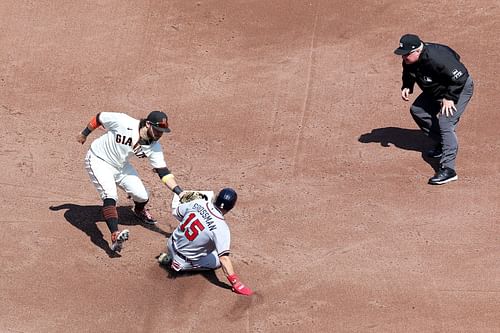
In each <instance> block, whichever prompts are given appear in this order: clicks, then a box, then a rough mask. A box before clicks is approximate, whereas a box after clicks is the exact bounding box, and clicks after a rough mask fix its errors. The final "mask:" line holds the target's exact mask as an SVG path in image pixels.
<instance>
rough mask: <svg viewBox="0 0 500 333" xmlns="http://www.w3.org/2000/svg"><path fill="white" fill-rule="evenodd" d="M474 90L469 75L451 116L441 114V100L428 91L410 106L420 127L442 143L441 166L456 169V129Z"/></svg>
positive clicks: (437, 141)
mask: <svg viewBox="0 0 500 333" xmlns="http://www.w3.org/2000/svg"><path fill="white" fill-rule="evenodd" d="M473 92H474V82H473V80H472V78H471V77H470V76H469V78H468V79H467V81H466V82H465V86H464V89H463V90H462V93H461V94H460V97H459V99H458V102H457V103H456V104H455V107H456V108H457V111H455V112H454V113H453V115H452V116H449V117H446V116H445V115H442V114H440V111H441V101H440V100H436V99H435V97H432V96H430V95H428V94H426V93H421V94H420V95H419V96H418V97H417V99H416V100H415V102H413V104H412V106H411V107H410V113H411V115H412V117H413V119H414V120H415V122H416V123H417V125H418V127H420V129H421V130H422V131H424V133H426V134H427V135H428V136H429V137H430V138H431V139H433V140H434V141H436V143H439V144H440V145H441V147H442V149H443V155H442V156H441V160H440V161H439V163H440V165H441V168H451V169H453V170H455V160H456V158H457V153H458V139H457V134H456V132H455V129H456V127H457V124H458V121H459V120H460V117H461V116H462V114H463V113H464V112H465V108H466V107H467V104H468V103H469V101H470V99H471V98H472V94H473Z"/></svg>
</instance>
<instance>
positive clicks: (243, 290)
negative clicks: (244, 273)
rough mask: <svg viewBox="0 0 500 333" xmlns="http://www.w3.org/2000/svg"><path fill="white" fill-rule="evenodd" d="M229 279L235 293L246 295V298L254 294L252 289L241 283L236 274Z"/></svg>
mask: <svg viewBox="0 0 500 333" xmlns="http://www.w3.org/2000/svg"><path fill="white" fill-rule="evenodd" d="M227 279H228V280H229V282H230V283H231V286H232V290H233V292H235V293H236V294H240V295H245V296H250V295H252V294H253V291H252V289H250V288H248V287H247V286H245V285H244V284H243V282H241V281H240V278H239V277H238V275H236V274H233V275H229V276H228V277H227Z"/></svg>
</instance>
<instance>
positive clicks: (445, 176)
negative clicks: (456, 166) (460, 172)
mask: <svg viewBox="0 0 500 333" xmlns="http://www.w3.org/2000/svg"><path fill="white" fill-rule="evenodd" d="M457 179H458V176H457V173H456V172H455V170H453V169H450V168H442V169H439V171H438V172H436V174H435V175H434V177H432V178H431V179H429V184H431V185H443V184H446V183H449V182H451V181H454V180H457Z"/></svg>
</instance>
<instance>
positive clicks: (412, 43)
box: [394, 34, 422, 55]
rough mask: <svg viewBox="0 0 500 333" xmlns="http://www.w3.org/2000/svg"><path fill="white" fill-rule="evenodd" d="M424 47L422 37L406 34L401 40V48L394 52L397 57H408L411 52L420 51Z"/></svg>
mask: <svg viewBox="0 0 500 333" xmlns="http://www.w3.org/2000/svg"><path fill="white" fill-rule="evenodd" d="M420 45H422V41H421V40H420V37H418V36H417V35H412V34H406V35H403V36H402V37H401V39H400V40H399V47H398V48H397V49H395V50H394V53H395V54H397V55H407V54H408V53H410V52H411V51H413V50H415V49H418V48H419V47H420Z"/></svg>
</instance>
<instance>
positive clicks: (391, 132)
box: [358, 127, 439, 171]
mask: <svg viewBox="0 0 500 333" xmlns="http://www.w3.org/2000/svg"><path fill="white" fill-rule="evenodd" d="M358 141H359V142H361V143H380V145H381V146H382V147H390V146H391V145H392V146H395V147H397V148H400V149H404V150H411V151H417V152H419V153H420V154H421V156H422V159H423V160H424V161H425V162H427V163H428V164H429V165H430V166H431V167H432V168H433V169H434V170H435V171H437V170H438V169H439V159H435V158H430V157H428V156H426V154H425V152H426V151H427V150H428V149H431V148H432V147H433V146H434V145H435V143H434V142H433V141H432V139H430V138H429V137H427V136H426V135H425V134H424V133H423V132H422V131H421V130H419V129H407V128H399V127H383V128H376V129H373V130H372V131H371V132H370V133H365V134H362V135H361V136H360V137H359V139H358Z"/></svg>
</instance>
